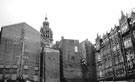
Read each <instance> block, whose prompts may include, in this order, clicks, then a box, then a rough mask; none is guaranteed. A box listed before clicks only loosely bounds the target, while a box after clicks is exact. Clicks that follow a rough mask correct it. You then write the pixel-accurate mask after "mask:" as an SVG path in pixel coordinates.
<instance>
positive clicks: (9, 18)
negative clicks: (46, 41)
mask: <svg viewBox="0 0 135 82" xmlns="http://www.w3.org/2000/svg"><path fill="white" fill-rule="evenodd" d="M134 7H135V0H0V27H2V26H6V25H11V24H15V23H20V22H26V23H28V24H29V25H31V26H32V27H33V28H35V29H36V30H38V31H39V30H40V28H41V26H42V23H43V21H44V18H45V16H46V13H47V17H48V21H49V22H50V28H51V29H52V31H53V34H54V35H53V38H54V41H57V40H61V36H64V38H66V39H77V40H79V41H80V42H81V41H83V40H85V39H86V38H88V40H90V41H91V42H92V43H95V39H96V35H97V33H99V34H101V35H102V34H103V33H106V31H108V32H109V31H110V29H111V27H114V25H115V24H118V19H120V17H121V10H122V11H123V12H124V14H125V13H126V12H127V13H129V12H130V11H131V9H132V8H134Z"/></svg>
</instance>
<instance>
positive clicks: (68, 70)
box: [57, 37, 82, 82]
mask: <svg viewBox="0 0 135 82" xmlns="http://www.w3.org/2000/svg"><path fill="white" fill-rule="evenodd" d="M57 47H58V49H59V50H60V53H61V66H62V68H61V71H62V72H63V74H62V75H63V76H61V77H63V78H64V80H66V81H68V82H69V81H71V82H74V81H81V80H82V72H81V64H80V54H79V40H72V39H64V37H62V39H61V41H59V42H57ZM63 78H62V79H63Z"/></svg>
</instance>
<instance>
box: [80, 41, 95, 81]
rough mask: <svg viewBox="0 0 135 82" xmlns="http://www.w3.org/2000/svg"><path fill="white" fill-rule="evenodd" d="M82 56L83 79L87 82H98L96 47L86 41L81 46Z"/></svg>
mask: <svg viewBox="0 0 135 82" xmlns="http://www.w3.org/2000/svg"><path fill="white" fill-rule="evenodd" d="M79 47H80V48H79V49H80V50H79V52H80V56H81V58H80V59H81V62H82V63H81V67H82V74H83V79H84V80H85V81H93V82H96V65H95V48H94V45H93V44H92V43H91V42H90V41H88V39H86V40H85V41H83V42H81V43H80V46H79Z"/></svg>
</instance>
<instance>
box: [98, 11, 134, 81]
mask: <svg viewBox="0 0 135 82" xmlns="http://www.w3.org/2000/svg"><path fill="white" fill-rule="evenodd" d="M134 27H135V13H134V12H133V11H132V12H131V15H127V14H126V15H124V13H123V12H121V18H120V19H119V26H114V29H111V31H110V33H107V34H106V35H103V37H102V38H101V37H100V36H97V39H96V54H95V55H96V67H97V68H96V69H97V77H98V80H99V81H103V80H107V81H109V80H113V81H118V80H129V79H134V77H133V76H134V75H135V72H134V71H135V47H134V45H135V38H134V35H135V28H134ZM109 54H110V55H109Z"/></svg>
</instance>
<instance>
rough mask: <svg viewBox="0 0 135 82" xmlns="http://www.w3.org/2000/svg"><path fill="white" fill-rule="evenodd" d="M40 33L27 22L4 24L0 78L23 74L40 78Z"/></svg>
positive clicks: (15, 76) (12, 78)
mask: <svg viewBox="0 0 135 82" xmlns="http://www.w3.org/2000/svg"><path fill="white" fill-rule="evenodd" d="M40 42H41V41H40V33H39V32H38V31H36V30H35V29H33V28H32V27H31V26H29V25H28V24H26V23H18V24H13V25H8V26H3V27H2V30H1V44H0V80H2V79H4V78H7V77H8V78H10V79H11V80H16V78H17V77H21V76H23V77H24V78H26V77H27V78H29V79H30V80H35V81H38V80H39V77H38V76H39V71H38V70H39V63H40V62H39V58H40V57H39V56H40Z"/></svg>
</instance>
